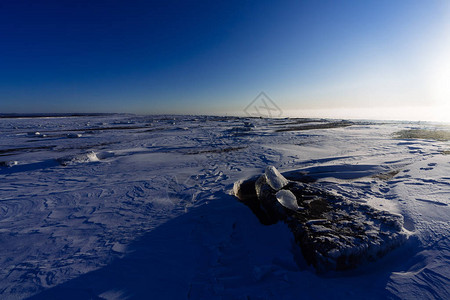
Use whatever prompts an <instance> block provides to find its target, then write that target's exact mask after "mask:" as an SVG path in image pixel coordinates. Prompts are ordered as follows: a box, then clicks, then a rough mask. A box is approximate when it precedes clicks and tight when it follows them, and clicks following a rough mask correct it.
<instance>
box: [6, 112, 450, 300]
mask: <svg viewBox="0 0 450 300" xmlns="http://www.w3.org/2000/svg"><path fill="white" fill-rule="evenodd" d="M328 125H330V126H328ZM341 125H342V126H341ZM419 129H420V130H430V131H436V130H437V131H449V130H450V128H449V127H446V126H443V125H439V124H428V123H417V122H367V121H354V122H341V121H339V122H338V121H333V120H319V119H259V118H238V117H213V116H208V117H207V116H135V115H125V114H119V115H91V116H89V115H79V116H50V117H43V116H41V117H37V116H35V117H33V118H29V117H27V118H18V117H14V118H0V245H1V246H0V299H24V298H28V297H29V298H30V299H450V240H449V237H450V155H449V154H450V142H449V141H448V140H445V139H442V140H435V139H423V138H422V139H406V138H398V137H396V136H395V135H394V133H396V132H398V131H400V130H419ZM269 165H272V166H275V167H276V168H277V169H278V170H279V171H280V172H282V173H283V172H288V171H298V172H303V174H307V175H308V176H310V177H311V178H314V179H315V180H316V181H315V182H314V183H311V184H313V185H315V186H318V187H320V188H323V189H326V190H327V191H330V192H333V193H336V194H338V195H342V196H344V197H346V198H348V199H350V200H351V201H356V202H359V203H367V204H369V205H371V206H373V207H375V208H377V209H381V210H388V211H390V212H393V213H397V214H401V215H402V216H403V218H404V227H405V231H407V232H408V234H409V238H408V240H407V242H406V243H405V244H404V245H403V246H401V247H399V248H397V249H396V250H394V251H392V252H390V253H389V254H388V255H386V256H385V257H383V258H382V259H380V260H378V261H375V262H371V263H367V264H365V265H363V266H361V267H359V268H357V269H355V270H351V271H343V272H334V273H327V274H320V275H318V274H316V272H315V270H314V269H313V268H312V267H311V266H308V265H307V264H306V263H305V262H304V260H302V254H301V251H300V249H299V248H298V246H297V245H296V243H295V242H294V240H293V236H292V234H291V232H290V231H289V229H288V228H287V226H286V225H285V224H282V223H278V224H275V225H271V226H265V225H262V224H260V223H259V221H258V219H257V218H256V216H254V215H253V213H252V212H251V210H250V209H249V208H248V207H247V206H245V205H244V204H242V203H240V202H239V201H238V200H237V199H236V198H235V197H234V196H233V193H232V189H233V184H234V182H236V181H238V180H242V179H245V178H249V177H251V176H255V175H257V174H261V173H262V172H263V170H264V169H265V168H266V167H267V166H269Z"/></svg>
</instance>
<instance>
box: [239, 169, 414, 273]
mask: <svg viewBox="0 0 450 300" xmlns="http://www.w3.org/2000/svg"><path fill="white" fill-rule="evenodd" d="M273 182H277V183H279V182H282V183H283V184H276V185H274V184H273ZM241 184H242V182H241ZM248 184H249V181H247V182H246V186H245V187H243V188H244V189H245V188H246V187H247V186H248ZM275 187H277V189H276V188H275ZM282 188H285V189H283V190H281V189H282ZM240 190H241V188H240V187H239V186H236V185H235V187H234V191H235V195H237V196H238V195H240V194H242V193H241V192H240ZM242 201H244V203H246V202H251V203H250V205H249V206H250V207H251V208H252V209H253V211H255V209H254V208H255V206H256V207H257V206H258V204H259V205H260V206H261V207H260V209H259V211H261V212H260V213H259V214H261V213H262V214H263V215H262V216H261V215H259V216H258V217H259V218H260V219H261V218H266V219H270V220H272V223H273V222H277V221H281V220H283V221H284V222H285V223H286V224H288V226H289V228H290V229H291V231H292V232H293V234H294V236H295V240H296V241H297V243H298V244H299V245H300V247H301V249H302V252H303V255H304V257H305V259H306V261H307V262H308V264H311V265H313V266H314V267H315V268H316V270H317V271H318V272H320V273H322V272H325V271H330V270H346V269H351V268H355V267H357V266H358V265H359V264H361V263H363V262H365V261H368V260H371V261H373V260H376V259H378V258H380V257H381V256H383V255H384V254H386V253H387V252H388V251H390V250H392V249H393V248H395V247H398V246H400V245H401V244H403V243H404V241H405V240H406V237H407V234H406V232H405V230H403V217H402V216H401V215H397V214H393V213H390V212H387V211H381V210H378V209H375V208H372V207H370V206H369V205H363V204H360V203H356V202H352V201H349V200H347V199H345V198H343V197H339V196H337V195H333V194H329V193H327V192H325V191H323V190H321V189H319V188H317V187H313V186H311V185H309V184H305V183H300V182H295V181H293V182H289V181H288V180H287V179H286V178H284V177H283V175H281V174H280V173H279V172H278V170H276V169H275V167H273V166H270V167H268V168H266V172H265V174H263V175H262V176H261V177H260V178H258V179H257V180H256V181H255V194H254V199H249V198H248V197H244V199H243V200H242ZM280 204H281V206H280ZM257 214H258V213H257ZM263 223H264V222H263Z"/></svg>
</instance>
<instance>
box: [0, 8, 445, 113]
mask: <svg viewBox="0 0 450 300" xmlns="http://www.w3.org/2000/svg"><path fill="white" fill-rule="evenodd" d="M262 91H263V92H265V93H266V94H267V95H268V96H269V97H270V99H272V101H273V102H274V103H276V105H277V106H278V107H279V108H280V109H281V111H282V116H292V117H293V116H297V117H335V118H357V119H358V118H361V119H407V120H431V121H450V5H449V2H448V1H433V0H431V1H414V0H411V1H402V0H399V1H385V0H381V1H357V0H355V1H320V0H318V1H276V2H275V1H266V0H260V1H242V0H241V1H234V0H231V1H172V0H168V1H131V0H130V1H114V0H108V1H103V0H98V1H83V0H78V1H71V0H65V1H45V0H44V1H21V0H16V1H2V2H1V3H0V113H60V112H61V113H66V112H126V113H138V114H161V113H164V114H166V113H168V114H215V115H244V114H245V108H246V107H247V106H248V105H249V104H250V103H251V102H252V101H253V100H254V99H255V97H256V96H258V95H259V93H260V92H262Z"/></svg>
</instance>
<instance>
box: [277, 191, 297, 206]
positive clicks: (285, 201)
mask: <svg viewBox="0 0 450 300" xmlns="http://www.w3.org/2000/svg"><path fill="white" fill-rule="evenodd" d="M275 197H276V198H277V200H278V202H280V203H281V205H283V206H284V207H286V208H289V209H291V210H298V209H300V207H299V206H298V204H297V198H296V197H295V195H294V194H293V193H292V192H291V191H289V190H281V191H278V192H277V193H276V195H275Z"/></svg>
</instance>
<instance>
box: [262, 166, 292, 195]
mask: <svg viewBox="0 0 450 300" xmlns="http://www.w3.org/2000/svg"><path fill="white" fill-rule="evenodd" d="M265 175H266V179H267V183H268V184H269V185H270V187H271V188H273V189H274V190H276V191H278V190H280V189H282V188H283V187H285V186H286V185H287V184H288V183H289V181H288V180H287V179H286V178H284V176H283V175H281V174H280V172H278V170H277V169H276V168H275V167H274V166H268V167H267V168H266V171H265Z"/></svg>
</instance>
